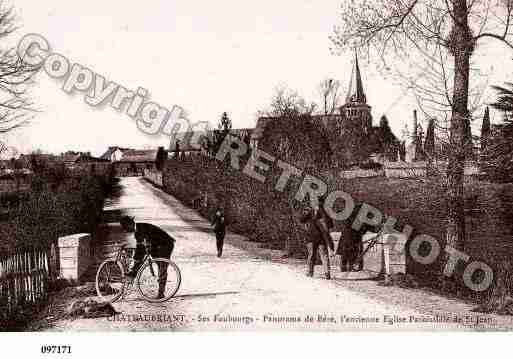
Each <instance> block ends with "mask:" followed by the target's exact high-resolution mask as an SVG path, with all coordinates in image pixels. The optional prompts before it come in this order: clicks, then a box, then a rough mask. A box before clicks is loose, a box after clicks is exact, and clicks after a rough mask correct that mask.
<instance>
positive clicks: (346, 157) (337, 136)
mask: <svg viewBox="0 0 513 359" xmlns="http://www.w3.org/2000/svg"><path fill="white" fill-rule="evenodd" d="M311 118H312V121H313V122H314V123H317V124H319V126H323V127H324V128H325V129H326V131H324V132H325V133H326V136H327V137H328V140H329V143H330V146H331V149H332V152H333V164H334V165H335V166H339V167H348V166H358V165H360V164H362V163H365V162H369V160H371V159H373V160H374V161H379V162H386V161H388V162H390V161H392V162H393V161H398V160H399V159H400V158H399V153H400V149H401V145H402V144H401V142H400V141H399V140H398V139H397V137H396V136H395V135H394V133H393V132H392V130H391V129H390V126H389V124H388V119H387V118H386V116H382V117H381V119H380V121H379V124H378V125H377V126H374V125H373V121H372V113H371V106H370V105H369V104H368V103H367V96H366V95H365V88H364V84H363V80H362V74H361V70H360V65H359V63H358V55H357V54H356V52H355V55H354V62H353V67H352V72H351V79H350V80H349V87H348V90H347V95H346V98H345V103H344V104H343V105H342V106H341V107H340V108H339V112H338V113H335V114H331V115H312V116H311ZM272 120H279V119H278V118H271V117H260V118H259V119H258V121H257V126H256V128H255V130H254V131H253V134H252V136H251V142H252V145H253V146H254V147H257V146H258V141H259V139H260V138H261V136H262V134H263V129H264V128H265V126H266V124H267V123H268V121H272Z"/></svg>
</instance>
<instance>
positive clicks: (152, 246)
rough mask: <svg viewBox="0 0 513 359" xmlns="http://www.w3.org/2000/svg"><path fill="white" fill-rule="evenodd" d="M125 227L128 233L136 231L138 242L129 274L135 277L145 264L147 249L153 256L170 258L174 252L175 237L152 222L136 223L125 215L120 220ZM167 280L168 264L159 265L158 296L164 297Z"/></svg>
mask: <svg viewBox="0 0 513 359" xmlns="http://www.w3.org/2000/svg"><path fill="white" fill-rule="evenodd" d="M120 224H121V226H122V227H123V229H124V230H125V231H126V232H128V233H134V236H135V240H136V242H137V245H136V248H135V254H134V266H133V267H132V269H131V270H130V272H128V273H127V275H128V276H132V277H135V276H136V274H137V272H138V271H139V268H140V267H141V265H142V264H143V260H144V257H145V255H146V251H147V250H148V249H149V253H150V255H151V256H152V257H153V258H166V259H169V258H170V257H171V254H172V253H173V249H174V245H175V239H174V238H173V237H171V236H170V235H169V234H167V233H166V232H165V231H164V230H163V229H161V228H159V227H157V226H155V225H153V224H150V223H135V221H134V218H133V217H129V216H124V217H122V218H121V220H120ZM166 281H167V265H166V267H165V268H164V267H162V268H161V267H160V266H159V292H158V298H163V297H164V291H165V289H166Z"/></svg>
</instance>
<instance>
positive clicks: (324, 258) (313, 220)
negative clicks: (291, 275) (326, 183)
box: [300, 198, 334, 279]
mask: <svg viewBox="0 0 513 359" xmlns="http://www.w3.org/2000/svg"><path fill="white" fill-rule="evenodd" d="M323 206H324V200H323V198H320V199H319V201H318V203H315V204H314V205H313V206H312V208H311V209H310V210H308V211H306V213H304V214H303V216H302V217H301V218H300V222H301V223H305V225H306V231H307V239H306V248H307V251H308V257H307V276H309V277H313V274H314V267H315V261H316V258H317V253H319V255H320V257H321V262H322V266H323V269H324V277H325V278H326V279H331V274H330V260H329V255H328V247H330V248H331V249H332V250H333V246H334V245H333V240H332V239H331V236H330V229H331V228H333V221H332V220H331V218H330V217H329V216H328V214H327V213H326V211H325V210H324V208H323Z"/></svg>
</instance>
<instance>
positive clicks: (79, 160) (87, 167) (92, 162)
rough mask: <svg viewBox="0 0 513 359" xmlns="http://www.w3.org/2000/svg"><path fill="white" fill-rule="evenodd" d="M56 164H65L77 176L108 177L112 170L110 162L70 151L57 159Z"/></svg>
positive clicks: (88, 154)
mask: <svg viewBox="0 0 513 359" xmlns="http://www.w3.org/2000/svg"><path fill="white" fill-rule="evenodd" d="M55 162H56V163H63V164H64V167H65V168H67V169H69V170H71V171H73V172H75V174H92V175H106V174H107V173H108V172H109V171H110V168H111V167H110V166H111V164H110V161H109V160H106V159H102V158H98V157H94V156H91V153H90V152H74V151H68V152H65V153H63V154H62V155H61V156H58V157H56V159H55Z"/></svg>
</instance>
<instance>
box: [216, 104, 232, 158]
mask: <svg viewBox="0 0 513 359" xmlns="http://www.w3.org/2000/svg"><path fill="white" fill-rule="evenodd" d="M231 129H232V120H230V117H229V116H228V113H227V112H223V114H222V115H221V119H220V120H219V123H218V125H217V130H216V131H214V141H213V146H214V153H217V151H218V150H219V148H220V146H221V144H222V143H223V141H224V139H225V137H226V136H227V135H228V134H229V133H230V131H231Z"/></svg>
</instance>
